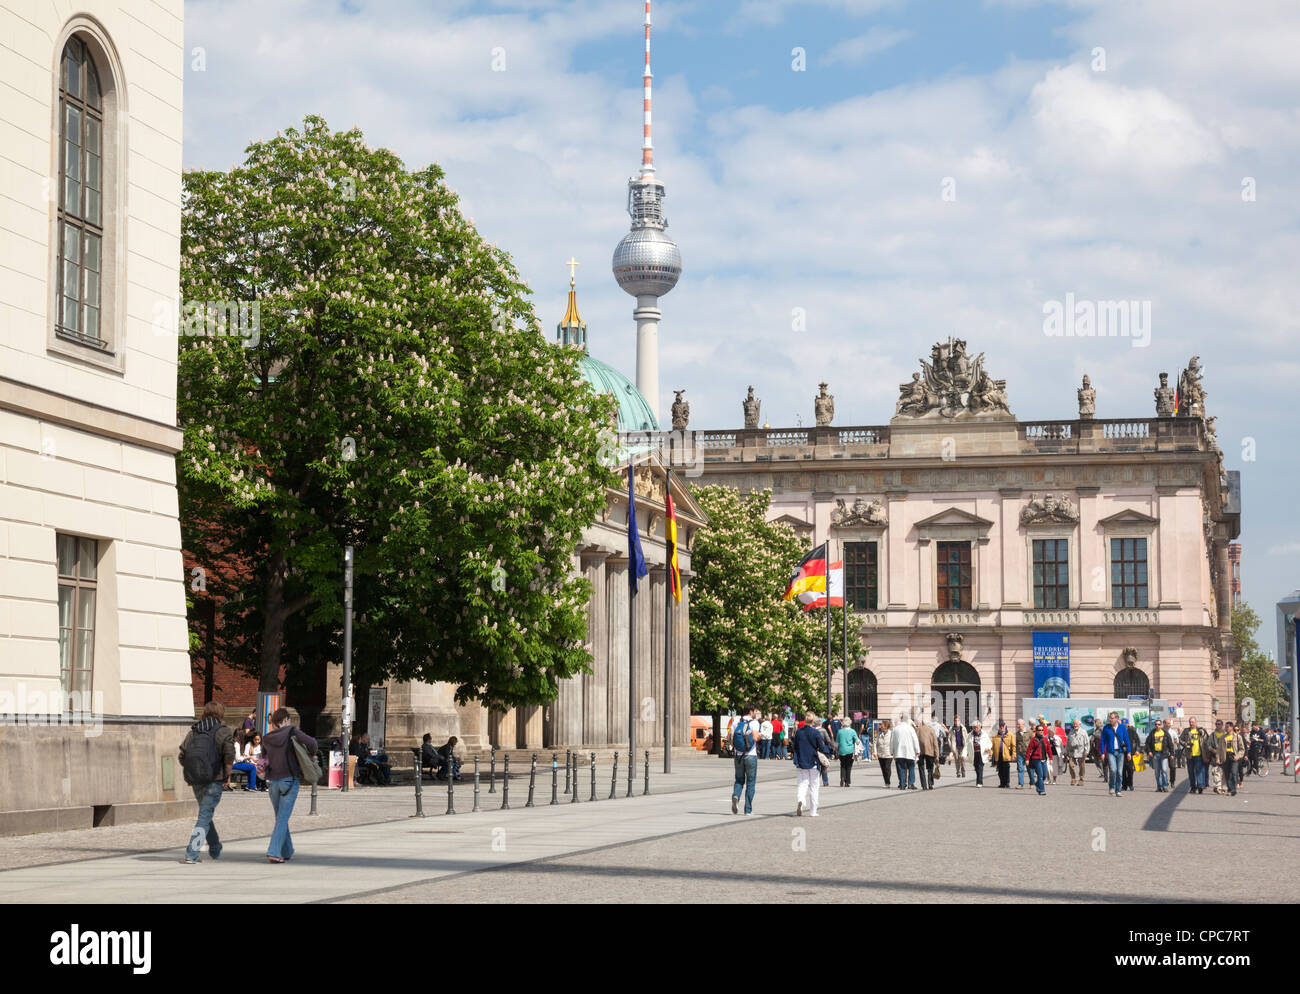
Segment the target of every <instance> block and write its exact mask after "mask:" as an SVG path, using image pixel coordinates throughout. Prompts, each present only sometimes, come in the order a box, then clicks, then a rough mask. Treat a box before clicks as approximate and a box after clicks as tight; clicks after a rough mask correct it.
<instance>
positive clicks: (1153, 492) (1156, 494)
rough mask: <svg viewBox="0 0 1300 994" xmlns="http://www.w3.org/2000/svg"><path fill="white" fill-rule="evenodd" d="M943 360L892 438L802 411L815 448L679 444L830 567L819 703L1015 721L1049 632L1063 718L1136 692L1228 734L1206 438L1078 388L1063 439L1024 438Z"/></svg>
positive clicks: (1051, 425)
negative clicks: (842, 646)
mask: <svg viewBox="0 0 1300 994" xmlns="http://www.w3.org/2000/svg"><path fill="white" fill-rule="evenodd" d="M956 344H957V349H958V350H959V351H960V352H961V353H963V354H960V355H958V359H959V360H965V356H964V343H961V342H958V343H956ZM943 351H944V350H942V348H941V347H940V346H936V361H935V364H934V366H933V367H931V366H930V365H929V364H925V367H926V377H927V379H926V381H920V382H919V383H918V382H914V383H912V384H904V385H903V387H902V388H901V390H902V394H903V395H902V397H901V398H900V401H899V413H898V414H897V415H896V416H895V417H894V419H893V420H892V421H891V423H890V424H889V425H887V426H868V427H851V428H838V427H832V426H831V425H830V424H829V421H830V418H829V417H826V416H825V414H824V409H825V408H826V406H827V405H826V404H825V398H819V403H818V405H817V406H818V414H819V417H818V421H819V422H824V423H819V425H818V426H817V427H815V428H808V429H797V430H788V429H787V430H772V429H767V428H758V427H752V428H747V429H742V430H736V431H730V432H699V433H696V434H695V445H696V447H697V450H698V453H699V454H700V459H701V462H702V464H703V468H704V474H703V482H705V483H714V484H725V485H729V486H733V487H736V488H738V489H741V490H745V491H749V490H762V489H770V490H771V491H772V504H771V512H770V516H771V517H772V518H773V519H777V520H783V521H784V522H786V523H787V524H789V525H791V527H793V528H795V529H796V530H797V531H800V532H801V533H803V534H805V535H806V536H808V537H809V538H810V539H811V541H812V543H813V544H814V545H816V544H819V543H821V542H823V541H829V542H830V558H831V559H832V561H843V562H844V563H845V564H846V567H845V568H846V598H847V600H848V601H849V604H850V608H851V610H853V612H854V614H855V615H856V617H857V618H858V619H859V620H860V621H861V622H862V625H863V632H864V634H863V639H862V646H861V647H858V646H853V645H850V646H849V647H848V653H847V656H848V661H847V666H846V667H845V666H842V664H841V662H840V660H839V659H837V660H836V664H835V672H834V674H833V677H832V688H831V689H832V692H833V693H835V694H839V695H847V696H846V697H844V696H842V697H841V701H843V702H844V703H845V705H846V706H847V709H848V710H849V711H850V712H852V711H857V710H861V711H870V712H871V713H872V716H873V717H876V716H879V717H886V718H888V717H897V715H898V713H899V712H900V711H901V710H904V709H918V710H926V711H928V710H929V709H930V702H931V692H932V691H935V692H938V693H939V694H941V695H942V696H943V699H946V700H948V701H949V704H948V711H949V713H951V708H952V706H953V702H956V703H957V705H958V709H959V710H960V711H961V713H962V714H963V717H964V718H965V719H966V720H968V721H969V720H970V718H971V717H974V716H978V717H980V718H981V719H988V718H990V717H992V718H994V719H996V718H998V717H1004V718H1007V719H1008V720H1010V719H1012V718H1014V717H1016V716H1018V715H1019V713H1020V701H1021V698H1025V697H1034V696H1035V689H1036V688H1035V687H1034V677H1033V672H1034V670H1033V640H1034V633H1035V632H1044V633H1063V634H1068V636H1069V639H1068V641H1069V686H1070V696H1071V697H1073V698H1109V697H1116V696H1118V697H1125V696H1128V695H1129V694H1132V693H1145V692H1146V691H1147V688H1148V686H1149V687H1150V689H1151V691H1152V694H1153V696H1154V697H1157V698H1165V699H1166V700H1167V701H1169V702H1170V703H1171V704H1172V703H1174V702H1181V703H1182V705H1183V708H1184V715H1185V716H1186V717H1191V716H1195V717H1198V718H1199V719H1201V720H1205V719H1207V718H1211V717H1212V716H1213V715H1214V714H1215V713H1218V714H1219V715H1222V716H1225V717H1226V716H1230V715H1232V714H1233V701H1232V680H1231V679H1230V677H1229V673H1228V671H1227V666H1228V664H1229V659H1228V653H1227V647H1228V646H1229V645H1230V642H1229V640H1228V633H1229V628H1230V615H1229V612H1230V606H1231V592H1230V577H1231V573H1230V570H1229V567H1228V543H1229V541H1230V540H1231V539H1233V538H1235V537H1236V536H1237V534H1238V532H1239V528H1240V510H1239V507H1238V503H1237V502H1238V494H1237V490H1236V488H1235V482H1236V481H1235V480H1234V479H1232V476H1231V474H1227V473H1225V472H1224V471H1223V468H1222V454H1221V452H1220V451H1219V449H1218V446H1217V443H1216V442H1215V440H1214V436H1213V432H1212V429H1213V421H1212V419H1211V420H1210V421H1209V422H1208V423H1207V421H1206V420H1205V418H1204V416H1203V410H1199V411H1198V409H1197V408H1196V407H1195V406H1191V405H1184V408H1183V412H1182V413H1181V414H1180V415H1179V416H1175V415H1173V413H1172V411H1166V412H1163V413H1158V415H1157V416H1156V417H1154V418H1132V419H1123V420H1116V419H1097V418H1095V417H1094V416H1093V404H1092V397H1093V396H1094V395H1093V394H1092V392H1091V390H1090V385H1089V384H1087V383H1086V382H1085V384H1084V387H1083V388H1081V389H1080V412H1081V413H1080V416H1079V418H1078V419H1077V420H1073V421H1051V422H1022V421H1019V420H1017V419H1016V418H1015V417H1014V416H1013V415H1011V413H1010V412H1009V410H1007V405H1006V403H1005V400H1006V398H1005V393H1003V392H1002V390H1003V388H1004V383H1003V381H989V380H987V378H985V379H984V380H983V381H982V382H983V383H984V391H985V396H984V397H981V396H980V395H979V394H978V393H977V392H976V391H975V390H967V389H962V388H963V387H965V386H967V385H972V386H973V385H974V384H975V383H978V382H980V380H979V378H980V377H981V376H982V375H983V374H982V371H980V370H979V369H978V368H977V369H975V370H974V371H971V370H970V368H969V366H967V367H966V368H965V369H963V368H962V366H961V364H960V362H956V363H954V361H953V355H952V353H951V351H949V352H946V353H945V354H943V355H940V354H939V353H940V352H943ZM950 366H953V367H955V368H954V369H953V373H954V374H955V375H954V376H951V377H950V376H948V375H946V371H947V369H948V368H949V367H950ZM936 370H938V372H936ZM1191 370H1192V374H1193V377H1194V378H1193V380H1192V381H1191V387H1192V388H1193V389H1198V388H1199V371H1198V369H1197V367H1196V366H1195V363H1194V362H1193V364H1192V366H1191ZM1186 375H1187V374H1186V373H1185V374H1184V376H1185V377H1186ZM963 377H964V379H963ZM954 379H955V381H956V382H955V383H954V382H952V381H953V380H954ZM927 381H928V382H929V383H930V384H931V385H932V386H933V387H934V390H933V391H930V395H929V396H926V395H925V394H923V393H922V391H923V390H924V389H925V387H924V386H923V384H924V383H926V382H927ZM1180 382H1183V381H1180ZM977 389H978V388H977ZM995 391H996V392H995ZM1186 396H1187V393H1186V392H1185V393H1184V397H1186ZM1157 402H1158V408H1159V407H1160V406H1161V405H1160V397H1159V396H1158V397H1157ZM1163 406H1164V407H1166V408H1167V407H1169V406H1170V405H1168V404H1165V405H1163ZM1189 407H1190V411H1189ZM831 408H832V410H833V402H832V405H831ZM747 413H748V409H747ZM749 420H756V418H751V419H749ZM836 649H837V655H838V649H839V647H838V646H837V647H836ZM846 675H847V681H846ZM846 682H847V686H846Z"/></svg>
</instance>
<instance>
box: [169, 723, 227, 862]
mask: <svg viewBox="0 0 1300 994" xmlns="http://www.w3.org/2000/svg"><path fill="white" fill-rule="evenodd" d="M225 717H226V706H225V705H224V704H222V703H221V702H220V701H208V703H207V704H205V705H203V716H202V717H201V718H199V720H198V721H196V722H195V723H194V724H193V725H191V726H190V730H189V734H187V735H186V736H185V741H184V742H182V743H181V747H180V755H179V760H180V767H181V773H182V775H183V776H184V777H185V782H186V783H187V784H189V786H190V789H191V790H193V791H194V800H196V801H198V802H199V817H198V820H197V821H196V822H195V823H194V831H192V832H191V833H190V841H189V845H187V846H186V847H185V862H186V863H188V864H191V865H193V864H194V863H197V862H198V861H199V852H200V851H201V850H202V849H203V843H204V842H205V841H206V842H207V844H208V855H209V856H211V857H212V858H213V859H218V858H219V857H220V856H221V837H220V836H219V835H218V834H217V826H216V825H215V824H213V821H212V816H213V815H214V814H215V813H216V810H217V805H218V804H220V803H221V797H222V795H223V794H224V793H225V790H226V788H227V787H229V786H230V770H231V768H232V767H233V766H234V764H235V732H234V729H232V728H231V727H230V726H229V725H227V724H225V723H224V721H223V720H222V719H223V718H225Z"/></svg>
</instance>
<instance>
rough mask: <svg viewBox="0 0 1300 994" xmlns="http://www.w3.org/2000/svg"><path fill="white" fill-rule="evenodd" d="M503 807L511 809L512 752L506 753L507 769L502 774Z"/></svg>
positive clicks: (505, 809)
mask: <svg viewBox="0 0 1300 994" xmlns="http://www.w3.org/2000/svg"><path fill="white" fill-rule="evenodd" d="M501 809H502V810H503V811H507V810H509V809H510V753H506V758H505V771H504V772H503V773H502V774H501Z"/></svg>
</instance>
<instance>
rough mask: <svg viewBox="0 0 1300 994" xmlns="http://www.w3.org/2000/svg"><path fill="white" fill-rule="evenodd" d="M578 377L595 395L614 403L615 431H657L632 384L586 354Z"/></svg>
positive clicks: (648, 411)
mask: <svg viewBox="0 0 1300 994" xmlns="http://www.w3.org/2000/svg"><path fill="white" fill-rule="evenodd" d="M579 365H581V366H582V375H583V377H584V378H585V379H586V381H587V382H588V383H589V384H591V388H592V389H593V390H595V391H596V392H597V393H612V394H613V395H614V399H615V400H617V401H618V430H619V431H621V432H624V431H658V430H659V421H658V419H657V418H656V417H655V415H654V411H652V410H651V409H650V404H649V403H647V401H646V399H645V398H644V397H643V396H641V391H640V390H638V389H637V388H636V387H635V386H633V385H632V381H631V380H629V379H628V378H627V377H626V376H624V375H623V374H622V373H620V372H619V371H618V370H617V369H615V368H614V367H613V366H610V365H608V364H607V363H603V362H601V361H600V360H599V359H597V358H595V357H594V356H592V355H591V354H590V353H588V354H586V355H584V356H583V357H582V360H581V362H580V363H579Z"/></svg>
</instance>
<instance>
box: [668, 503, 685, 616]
mask: <svg viewBox="0 0 1300 994" xmlns="http://www.w3.org/2000/svg"><path fill="white" fill-rule="evenodd" d="M667 505H668V508H667V512H668V513H667V517H666V518H665V520H664V537H665V538H666V539H667V540H668V583H669V585H670V586H669V589H670V590H671V591H672V595H673V600H674V601H676V602H677V603H678V604H680V603H681V602H682V570H681V567H680V566H679V565H678V563H677V512H676V511H675V510H674V509H673V496H672V494H668V495H667Z"/></svg>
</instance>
